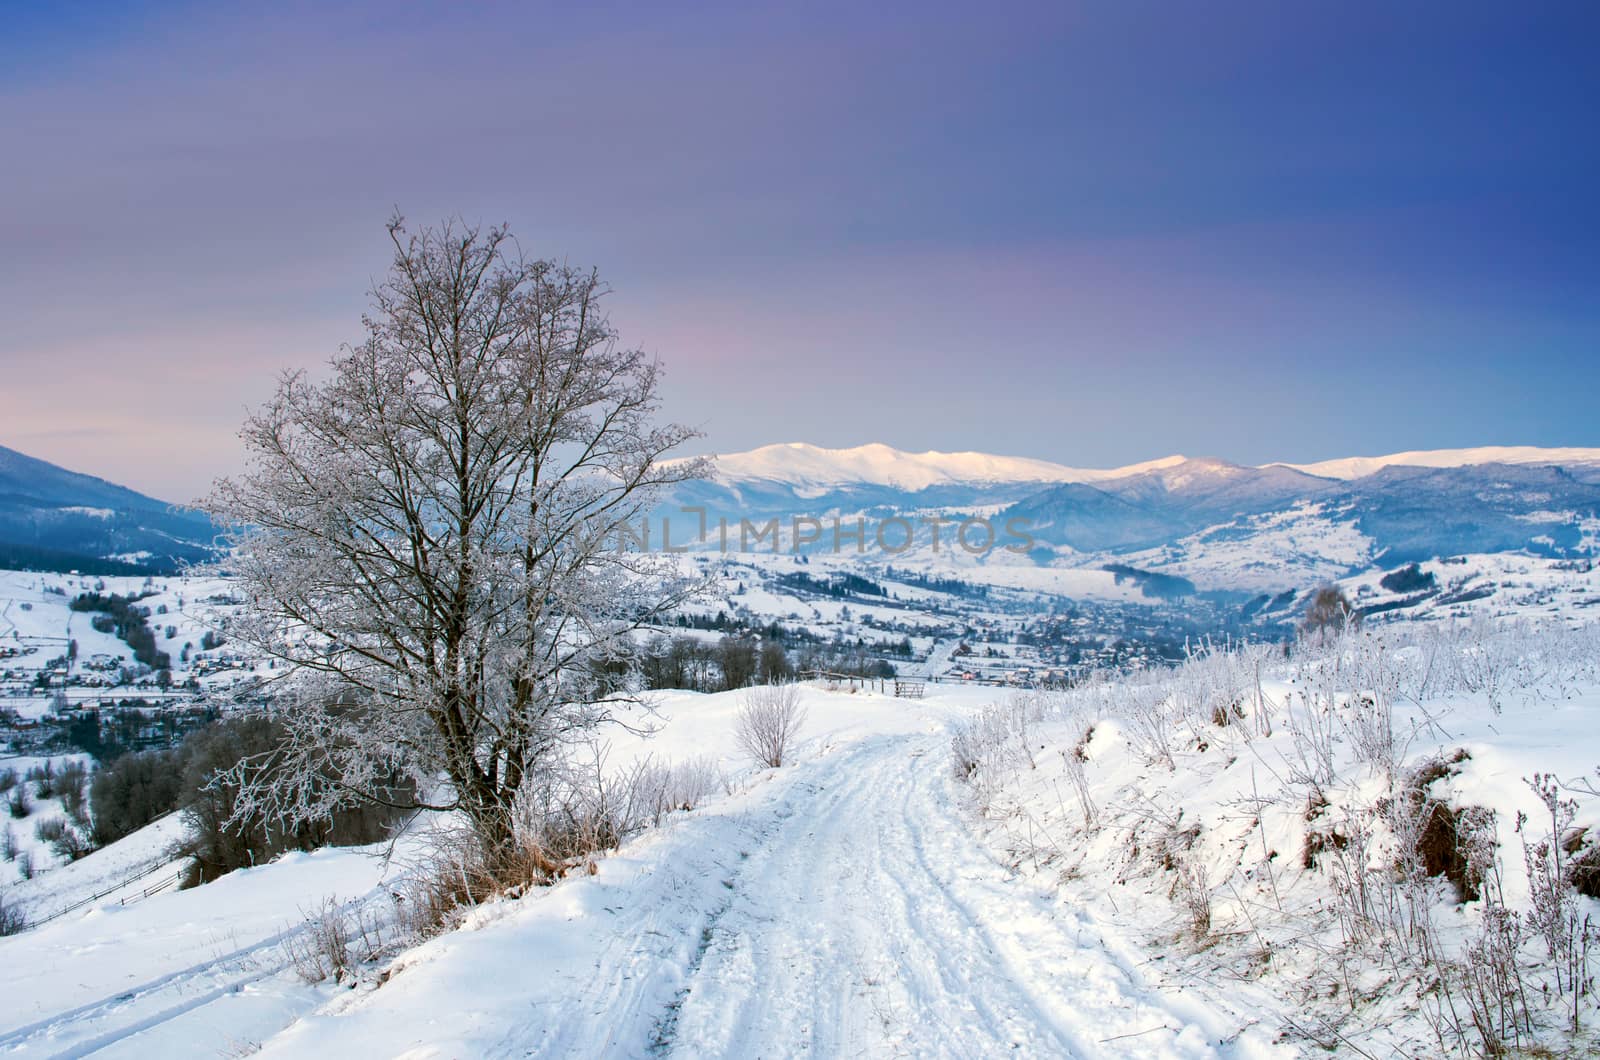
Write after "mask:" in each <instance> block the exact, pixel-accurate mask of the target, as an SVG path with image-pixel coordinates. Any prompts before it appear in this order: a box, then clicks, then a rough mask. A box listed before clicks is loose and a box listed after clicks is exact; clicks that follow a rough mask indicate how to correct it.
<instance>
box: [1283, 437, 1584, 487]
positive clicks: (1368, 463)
mask: <svg viewBox="0 0 1600 1060" xmlns="http://www.w3.org/2000/svg"><path fill="white" fill-rule="evenodd" d="M1475 464H1600V449H1582V448H1570V447H1569V448H1544V447H1541V446H1536V445H1485V446H1479V447H1477V448H1474V449H1415V450H1411V451H1410V452H1405V453H1390V454H1389V455H1388V456H1350V457H1344V458H1342V459H1338V460H1321V461H1318V462H1316V463H1313V464H1287V463H1282V462H1275V463H1273V464H1266V465H1263V466H1265V467H1287V468H1292V469H1294V470H1295V471H1303V472H1305V473H1306V474H1308V475H1320V476H1322V477H1323V478H1337V479H1346V480H1350V479H1358V478H1365V477H1367V476H1368V475H1371V474H1373V473H1375V472H1378V471H1381V470H1383V469H1384V468H1386V467H1393V466H1395V465H1400V466H1405V467H1471V466H1473V465H1475Z"/></svg>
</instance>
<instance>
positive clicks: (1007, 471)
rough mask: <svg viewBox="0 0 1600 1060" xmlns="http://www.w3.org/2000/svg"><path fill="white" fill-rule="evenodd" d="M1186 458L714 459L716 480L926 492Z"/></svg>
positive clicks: (770, 453)
mask: <svg viewBox="0 0 1600 1060" xmlns="http://www.w3.org/2000/svg"><path fill="white" fill-rule="evenodd" d="M1183 460H1184V457H1181V456H1169V457H1165V458H1163V459H1160V460H1152V461H1148V462H1146V463H1142V464H1133V465H1130V466H1128V467H1121V468H1113V469H1109V470H1092V469H1085V468H1075V467H1065V466H1063V465H1061V464H1053V463H1050V462H1049V461H1045V460H1035V459H1031V458H1029V457H1020V456H994V455H991V454H989V453H972V452H966V453H941V452H936V451H932V450H930V451H928V452H925V453H908V452H905V451H903V450H900V449H894V448H891V447H890V446H887V445H883V444H880V443H873V444H871V445H861V446H856V447H855V448H853V449H826V448H823V447H821V446H816V445H808V444H806V443H804V442H789V443H787V444H782V445H764V446H762V447H761V448H759V449H752V450H750V451H749V452H744V453H729V454H726V455H723V456H717V457H715V458H713V465H714V471H713V478H715V479H718V480H721V481H724V482H747V481H766V482H783V483H787V484H790V485H795V486H809V487H816V486H845V485H861V484H870V485H880V486H895V487H898V488H901V489H907V490H921V489H927V488H928V487H930V486H940V485H948V484H951V483H995V482H1041V483H1057V482H1097V481H1103V480H1107V479H1114V478H1123V477H1125V476H1127V475H1135V474H1140V473H1142V472H1145V471H1152V470H1156V469H1158V468H1164V467H1171V466H1173V465H1175V464H1179V463H1182V462H1183Z"/></svg>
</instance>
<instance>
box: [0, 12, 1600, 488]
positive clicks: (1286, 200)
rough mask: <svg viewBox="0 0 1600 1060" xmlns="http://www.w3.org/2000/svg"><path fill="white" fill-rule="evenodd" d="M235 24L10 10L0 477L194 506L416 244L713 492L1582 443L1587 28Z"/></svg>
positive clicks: (1230, 22) (863, 18) (1222, 15)
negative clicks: (514, 303)
mask: <svg viewBox="0 0 1600 1060" xmlns="http://www.w3.org/2000/svg"><path fill="white" fill-rule="evenodd" d="M461 7H462V8H465V7H466V5H461ZM254 8H255V9H247V8H245V7H244V6H243V5H239V6H233V5H229V6H228V7H226V8H224V7H221V6H218V5H167V4H144V5H103V6H102V5H73V4H64V5H31V4H30V5H14V6H13V5H0V9H3V11H4V17H5V26H6V28H5V32H3V33H0V131H3V135H4V138H5V141H6V143H7V149H6V151H5V157H6V161H5V164H4V168H3V170H0V172H3V176H0V189H3V194H0V245H3V246H4V247H5V251H4V253H3V254H0V314H3V317H4V319H5V321H6V328H5V330H4V333H3V334H0V368H3V370H4V377H5V379H6V385H5V386H4V387H0V444H4V445H9V446H12V447H14V448H18V449H22V450H23V451H25V452H29V453H31V454H33V455H37V456H41V457H44V458H46V459H50V460H54V461H57V462H59V463H64V464H67V465H68V466H71V467H74V468H76V469H80V470H87V471H91V472H94V473H97V474H101V475H105V476H106V477H109V478H113V479H115V480H117V481H121V482H126V483H128V484H130V485H133V486H135V487H138V488H142V489H145V490H147V491H151V492H155V493H157V494H158V495H162V496H167V497H171V498H174V499H189V498H191V497H193V496H195V495H196V494H198V493H199V492H201V491H202V490H203V489H204V488H205V485H206V484H207V483H208V482H209V481H210V479H211V478H212V477H213V476H215V475H217V474H220V473H225V472H227V471H229V470H231V469H232V467H233V462H234V461H235V460H236V459H237V448H236V446H235V443H234V439H233V433H234V430H235V429H236V427H237V424H238V422H239V420H240V418H241V417H242V414H243V410H244V409H245V407H246V406H248V405H253V404H256V403H259V402H260V401H261V400H263V399H264V398H265V397H266V396H267V394H268V393H269V391H270V389H271V387H272V385H273V380H274V378H275V376H276V374H277V373H278V372H279V371H281V370H283V369H285V368H295V367H302V366H313V365H316V364H318V363H320V362H323V361H325V360H326V359H327V358H328V357H329V356H330V355H332V354H333V353H334V352H335V351H336V350H337V347H338V345H339V343H341V342H345V341H353V340H356V339H358V338H359V334H360V313H361V311H362V309H363V307H364V305H365V291H366V290H367V289H368V288H369V286H370V285H371V281H372V279H373V278H374V277H375V276H377V275H378V274H379V273H380V272H381V271H382V270H383V268H384V267H385V265H386V255H385V253H384V249H385V245H386V244H385V240H384V236H383V230H382V225H383V221H384V219H385V218H386V217H387V215H388V214H389V212H390V211H391V209H393V208H394V207H395V206H399V207H400V209H401V210H403V211H404V212H405V213H406V215H407V216H408V217H410V218H411V219H412V220H413V221H415V222H418V223H427V222H431V221H436V220H438V219H440V218H442V217H444V216H447V215H450V214H460V215H462V216H464V217H466V218H468V219H469V220H482V221H487V222H494V221H506V222H509V223H510V224H511V226H512V228H513V230H514V231H515V232H516V233H517V234H518V236H519V238H520V239H521V241H522V243H523V245H524V247H525V248H526V249H527V250H528V251H530V252H531V253H535V254H538V255H542V256H553V257H560V258H566V259H568V260H571V261H574V262H581V263H585V264H593V265H596V266H598V267H599V268H600V269H601V271H602V273H603V274H604V275H605V276H607V277H608V278H609V279H610V281H611V282H612V285H613V286H614V288H615V289H616V293H615V295H614V296H613V301H612V316H613V319H614V320H615V322H616V323H617V324H618V325H619V326H620V327H621V329H622V331H623V337H624V339H625V340H627V341H629V342H630V343H632V344H636V345H639V346H642V347H644V348H645V349H647V350H650V351H652V352H654V353H657V354H659V355H660V356H661V357H662V359H663V360H664V361H665V362H666V363H667V366H668V370H669V375H668V381H667V384H666V390H665V395H664V396H665V400H666V411H667V412H668V414H670V415H671V416H672V417H673V418H675V419H679V420H682V421H686V422H689V423H692V424H695V425H697V426H699V427H700V428H701V429H702V430H704V431H705V432H706V438H705V439H704V442H703V445H702V448H704V449H706V450H708V451H714V450H719V449H720V450H723V451H732V450H736V449H742V448H748V447H751V446H754V445H759V444H763V443H767V442H775V441H795V440H804V441H811V442H816V443H819V444H824V445H853V444H859V443H862V442H867V441H884V442H888V443H889V444H892V445H896V446H899V447H902V448H909V449H924V448H940V449H982V450H989V451H994V452H1002V453H1015V454H1023V455H1031V456H1038V457H1042V458H1046V459H1051V460H1056V461H1060V462H1063V463H1068V464H1078V465H1088V466H1095V465H1100V466H1105V465H1114V464H1120V463H1126V462H1130V461H1135V460H1142V459H1147V458H1150V457H1154V456H1158V455H1163V454H1166V453H1170V452H1185V453H1189V454H1191V455H1217V456H1222V457H1226V458H1229V459H1235V460H1239V461H1244V462H1261V461H1266V460H1274V459H1285V460H1313V459H1319V458H1325V457H1332V456H1340V455H1350V454H1355V453H1378V452H1384V451H1392V450H1399V449H1412V448H1428V447H1443V446H1457V445H1477V444H1548V445H1600V426H1597V419H1596V417H1595V416H1594V414H1593V410H1592V391H1593V389H1594V387H1593V380H1594V376H1595V366H1596V365H1597V364H1600V355H1597V354H1600V202H1597V199H1600V197H1597V196H1596V194H1595V193H1594V190H1593V189H1594V188H1595V187H1600V172H1597V171H1600V164H1597V163H1600V144H1597V138H1596V136H1595V134H1594V131H1593V126H1594V125H1595V115H1594V111H1595V104H1594V101H1595V100H1597V99H1600V64H1596V63H1595V62H1594V61H1593V58H1592V48H1593V42H1594V41H1595V39H1596V38H1597V31H1600V8H1597V7H1595V6H1594V5H1593V4H1587V3H1567V4H1530V5H1515V6H1513V5H1507V4H1483V5H1479V4H1470V3H1420V4H1405V5H1394V4H1364V3H1341V4H1293V5H1287V4H1280V3H1259V4H1232V3H1220V4H1210V5H1200V4H1180V3H1168V4H1141V3H1116V4H1109V3H1108V4H1075V5H1066V4H1001V5H990V6H985V7H979V6H977V5H956V4H939V3H921V4H899V5H895V4H886V5H858V4H826V3H824V4H805V5H796V4H773V5H752V4H728V5H714V4H697V5H694V6H693V7H692V8H691V7H689V6H686V5H685V6H681V7H678V8H677V9H675V10H674V9H669V7H668V5H627V4H594V5H581V6H580V5H534V4H505V5H471V7H470V10H457V9H456V8H455V7H445V6H442V5H421V4H417V5H396V4H369V5H321V4H295V3H287V4H278V5H270V10H269V9H268V8H269V5H254Z"/></svg>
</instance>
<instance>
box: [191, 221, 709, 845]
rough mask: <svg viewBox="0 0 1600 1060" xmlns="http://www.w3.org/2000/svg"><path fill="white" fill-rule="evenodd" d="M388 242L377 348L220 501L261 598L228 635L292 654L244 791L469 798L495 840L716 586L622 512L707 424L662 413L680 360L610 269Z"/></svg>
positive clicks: (465, 240)
mask: <svg viewBox="0 0 1600 1060" xmlns="http://www.w3.org/2000/svg"><path fill="white" fill-rule="evenodd" d="M389 235H390V238H391V240H392V242H393V244H394V248H395V249H394V261H393V265H392V267H391V270H390V272H389V275H388V277H387V279H386V280H385V281H384V282H383V283H382V284H381V285H380V286H379V287H378V288H377V290H376V291H374V292H373V294H372V308H371V310H370V311H369V313H368V315H367V316H366V318H365V320H364V323H365V328H366V338H365V341H363V342H362V343H360V344H359V345H357V346H354V347H346V348H344V349H343V350H342V351H341V353H340V355H339V356H337V357H336V358H334V360H333V361H332V364H331V369H332V371H331V374H330V376H329V378H327V380H326V381H325V382H317V381H313V380H312V379H310V378H308V377H307V376H306V375H304V374H290V375H286V376H285V377H284V379H283V380H282V382H281V384H280V386H279V389H278V392H277V395H276V397H275V398H274V399H273V400H272V401H271V402H269V403H268V404H267V405H266V406H265V407H263V408H261V409H260V410H258V411H256V412H255V413H253V414H252V415H251V416H250V417H249V419H248V420H247V422H246V423H245V426H244V428H243V430H242V432H241V437H242V438H243V440H244V443H245V446H246V450H247V453H248V456H249V460H250V463H249V466H248V470H247V471H246V472H245V473H244V474H243V475H242V476H241V477H239V478H237V479H231V480H223V481H220V482H219V483H218V484H217V486H216V488H215V490H214V492H213V494H212V496H211V497H210V498H209V500H208V502H207V507H208V508H209V510H210V511H211V512H212V513H213V515H215V516H216V517H218V518H219V519H220V520H222V521H223V522H224V523H225V524H226V525H228V526H229V527H230V528H231V544H232V545H233V546H234V552H233V554H232V555H231V556H230V557H229V559H228V560H227V566H228V568H229V569H230V570H231V571H232V572H233V573H234V575H235V576H236V577H237V579H238V580H239V582H240V585H239V589H240V592H239V594H238V595H239V596H241V597H242V598H243V599H244V600H245V601H247V606H246V607H245V608H243V609H242V610H241V613H240V614H239V615H238V616H237V617H236V618H234V619H233V620H231V622H230V625H229V627H228V630H227V632H228V636H229V638H230V639H233V640H237V641H239V642H241V643H243V644H245V645H247V646H249V647H251V648H253V649H255V650H256V651H258V652H260V653H262V654H264V655H266V656H267V657H269V658H271V659H274V660H281V661H283V662H286V663H288V664H290V665H289V666H288V667H287V668H286V676H284V677H282V678H279V679H277V680H276V681H275V682H274V683H273V684H274V687H273V688H272V689H271V696H270V705H269V706H268V707H267V708H266V709H267V710H269V711H270V712H271V713H272V714H273V715H274V716H276V717H277V718H278V719H279V720H280V721H281V722H282V723H283V725H284V727H285V731H286V733H287V736H286V740H285V743H284V745H283V746H282V748H280V749H279V751H278V752H277V753H276V755H275V756H274V758H275V761H274V762H273V763H272V768H270V769H261V768H255V769H251V768H249V767H248V766H245V767H241V769H240V770H239V777H238V778H236V779H239V780H241V781H245V782H246V783H244V791H243V794H242V795H241V799H240V806H241V812H248V813H252V814H254V813H260V812H263V811H265V812H268V813H271V814H275V815H277V816H279V817H281V818H283V819H286V820H293V819H307V818H315V817H325V816H327V815H328V814H330V813H331V812H332V811H333V810H334V809H336V808H337V807H338V806H339V805H340V804H342V803H346V802H349V801H353V800H363V799H365V800H372V801H376V802H380V803H390V804H393V803H396V802H398V803H399V804H400V805H403V806H406V807H411V806H416V807H418V808H431V809H444V810H459V811H461V812H463V813H464V814H465V815H466V817H467V819H468V820H470V821H471V823H472V826H473V828H474V830H475V832H476V834H477V837H478V839H479V840H480V842H481V844H482V846H483V848H484V850H485V853H486V854H489V855H491V856H492V855H494V854H496V853H498V852H499V851H501V850H503V849H504V848H505V847H506V845H507V844H508V843H510V842H511V840H512V838H513V837H512V820H513V816H514V814H513V807H514V805H515V803H516V801H517V796H518V793H519V791H521V790H522V789H523V787H524V785H525V784H527V783H529V782H530V781H531V780H533V779H534V778H536V777H538V776H539V774H540V771H541V770H542V769H545V768H548V767H549V766H550V765H551V763H552V762H553V761H554V760H555V759H556V757H557V756H558V755H559V754H560V751H561V748H562V747H563V745H564V744H565V743H567V742H568V741H569V740H571V739H572V738H574V737H577V736H580V735H582V734H585V733H588V732H590V731H591V730H593V729H594V727H595V726H597V725H599V724H601V723H602V722H604V721H605V720H607V719H608V718H609V717H611V716H613V714H614V713H615V709H616V707H617V706H618V705H619V702H620V701H621V699H623V698H625V697H626V692H625V691H619V690H617V688H616V687H615V685H616V683H615V682H608V683H597V682H596V680H595V675H596V674H597V673H601V672H603V671H604V670H605V669H606V667H605V666H604V665H603V664H604V663H606V662H609V661H612V660H614V659H616V658H617V657H618V656H620V655H623V654H625V653H626V652H627V650H628V647H629V644H630V632H631V631H632V630H635V629H637V628H639V627H640V626H641V625H644V624H646V623H649V622H651V621H652V620H654V619H656V618H658V617H659V615H660V614H661V612H663V611H664V610H666V609H669V608H671V607H672V606H674V605H676V604H677V603H679V602H681V600H683V599H684V598H685V597H686V596H687V595H689V594H690V593H692V592H694V591H695V590H696V586H695V585H693V584H691V583H689V582H688V581H686V580H684V579H681V578H678V577H676V576H674V575H673V573H672V570H671V569H670V568H668V567H667V566H666V565H665V564H666V557H659V556H652V555H649V554H647V553H645V552H643V551H642V550H639V549H637V548H636V547H632V548H629V547H623V546H624V545H625V544H626V543H628V542H631V541H634V540H636V538H634V537H633V536H630V535H628V534H625V533H624V532H623V528H624V527H625V526H631V527H635V528H636V527H637V525H638V522H639V521H640V520H642V519H643V518H644V517H645V515H646V513H647V511H648V509H649V507H650V506H651V504H652V503H654V502H655V500H656V499H657V495H658V492H659V490H660V489H661V488H662V487H664V486H667V485H670V484H672V483H676V482H679V481H682V480H684V479H687V478H691V477H694V476H697V475H699V474H700V473H701V466H700V465H699V464H698V463H697V462H694V461H687V462H685V461H664V460H663V459H662V457H663V455H664V454H666V453H667V452H668V451H670V450H672V449H673V448H674V447H675V446H677V445H679V444H680V443H682V442H683V441H685V440H686V439H688V438H690V437H692V436H693V432H691V431H690V430H688V429H686V428H684V427H681V426H677V425H665V426H662V425H657V424H656V423H655V414H656V410H657V393H656V391H657V383H658V380H659V377H660V370H659V366H658V365H657V364H656V362H654V361H653V360H652V359H651V358H649V357H647V356H646V355H644V354H643V353H641V352H640V351H639V350H637V349H630V348H627V347H624V346H621V345H619V343H618V341H617V337H616V334H615V332H614V330H613V329H612V327H611V326H610V325H609V323H608V321H607V318H606V316H605V314H604V312H603V311H602V307H601V301H602V298H603V296H604V294H605V290H606V289H605V287H604V286H603V284H602V283H601V281H600V280H599V279H598V277H597V275H596V274H595V273H593V272H583V271H579V270H576V269H573V268H570V267H568V266H565V265H558V264H555V263H553V262H550V261H540V260H528V259H526V258H524V257H523V256H522V255H521V254H520V252H518V251H517V250H516V248H515V244H514V243H513V242H512V241H511V239H510V237H509V235H508V234H507V232H506V230H505V229H504V228H490V229H487V230H483V229H479V228H473V227H466V226H463V225H461V224H458V223H453V224H447V225H445V226H444V227H442V228H440V229H437V230H433V229H429V230H424V231H422V232H420V233H417V234H410V233H408V232H407V230H406V228H405V227H404V225H403V223H402V221H401V219H399V218H398V217H397V218H395V219H394V220H392V221H391V222H390V224H389ZM251 778H256V779H255V780H254V782H249V781H250V780H251ZM262 778H266V779H262ZM400 780H403V781H405V783H404V784H400V783H397V781H400ZM330 781H331V782H330ZM413 782H414V783H413ZM398 792H408V793H413V794H407V795H404V796H401V795H397V793H398Z"/></svg>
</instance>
